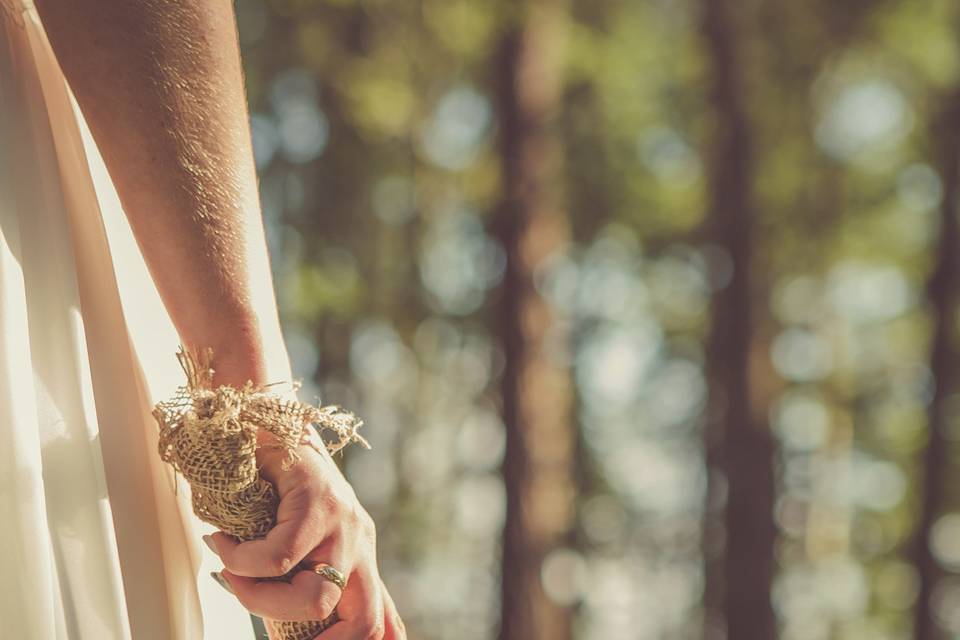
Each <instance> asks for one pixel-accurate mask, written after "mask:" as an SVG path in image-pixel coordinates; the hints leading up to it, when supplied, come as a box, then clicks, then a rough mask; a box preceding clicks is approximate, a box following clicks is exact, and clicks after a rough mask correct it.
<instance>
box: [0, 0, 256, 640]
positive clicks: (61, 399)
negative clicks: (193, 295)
mask: <svg viewBox="0 0 960 640" xmlns="http://www.w3.org/2000/svg"><path fill="white" fill-rule="evenodd" d="M15 1H17V2H19V1H20V0H0V36H2V41H0V637H5V638H6V637H9V638H25V639H28V638H29V639H37V640H48V639H50V640H66V639H69V640H77V639H83V640H85V639H91V640H92V639H97V640H100V639H112V638H117V639H126V638H132V639H133V640H153V639H156V640H197V639H199V638H207V639H221V638H222V639H223V640H226V639H228V638H229V639H230V640H236V639H238V638H252V637H253V631H252V627H251V625H250V621H249V617H248V616H247V614H246V612H245V611H243V609H242V608H241V607H240V605H239V604H238V603H237V602H236V600H235V599H234V598H233V597H232V596H230V595H229V594H227V593H226V592H225V591H223V590H222V589H220V587H218V586H217V585H216V584H215V583H214V582H213V580H212V579H211V578H210V577H209V575H207V574H208V573H209V571H211V570H213V569H216V568H219V563H218V561H217V560H216V558H215V557H214V556H213V555H212V554H211V553H210V552H209V551H208V550H207V549H206V547H204V546H203V545H202V544H200V543H199V536H200V534H201V533H202V532H204V531H208V530H209V528H208V527H206V525H203V524H202V523H200V522H199V521H198V520H197V519H196V518H195V517H194V516H193V515H192V513H191V511H190V506H189V501H188V499H187V495H188V494H187V493H186V491H185V485H183V484H181V485H180V488H179V490H176V491H175V486H174V485H175V479H174V477H173V474H172V472H171V471H170V469H168V468H167V467H166V466H165V465H164V464H163V463H162V462H161V461H160V460H159V457H158V456H157V453H156V439H157V438H156V436H157V427H156V424H155V422H154V420H153V418H152V416H151V415H150V409H151V407H152V406H153V404H154V402H155V401H156V400H158V399H162V398H165V397H167V396H169V395H170V393H172V391H173V389H174V387H176V386H177V385H178V384H180V383H181V382H182V380H183V375H182V372H181V371H180V369H179V366H178V364H177V362H176V358H175V356H174V353H175V351H176V348H177V343H178V340H177V335H176V332H175V331H174V329H173V326H172V324H171V323H170V319H169V317H168V316H167V314H166V312H165V310H164V308H163V305H162V303H161V302H160V298H159V296H158V295H157V292H156V288H155V287H154V285H153V283H152V280H151V279H150V276H149V274H148V272H147V269H146V267H145V265H144V262H143V258H142V256H141V254H140V251H139V249H138V247H137V245H136V242H135V240H134V238H133V235H132V234H131V232H130V229H129V226H128V225H127V222H126V218H125V216H124V214H123V210H122V209H121V207H120V204H119V202H118V200H117V197H116V193H115V192H114V190H113V186H112V183H111V181H110V178H109V176H108V174H107V172H106V170H105V168H104V165H103V161H102V159H101V158H100V155H99V153H98V152H97V148H96V145H95V144H94V143H93V141H92V139H91V137H90V134H89V131H88V130H87V127H86V125H85V123H84V121H83V117H82V115H81V114H80V111H79V109H78V108H77V107H76V104H75V102H74V101H73V99H72V96H71V94H70V91H69V88H68V86H67V84H66V82H65V80H64V77H63V75H62V73H61V71H60V68H59V66H58V65H57V62H56V59H55V58H54V56H53V53H52V51H51V49H50V46H49V43H48V42H47V39H46V36H45V34H44V32H43V27H42V24H41V22H40V20H39V18H38V16H37V14H36V12H35V11H34V10H33V9H32V8H31V7H29V6H26V5H23V4H13V3H14V2H15Z"/></svg>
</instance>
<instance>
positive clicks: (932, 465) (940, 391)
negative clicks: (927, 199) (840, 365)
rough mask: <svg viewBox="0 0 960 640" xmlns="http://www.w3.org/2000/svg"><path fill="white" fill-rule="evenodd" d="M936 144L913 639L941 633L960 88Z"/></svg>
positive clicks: (934, 136)
mask: <svg viewBox="0 0 960 640" xmlns="http://www.w3.org/2000/svg"><path fill="white" fill-rule="evenodd" d="M930 139H931V140H932V141H933V144H934V145H936V147H937V148H936V149H935V153H936V155H937V158H936V163H937V166H938V169H939V171H940V176H941V178H942V180H943V201H942V202H941V205H940V247H939V250H938V253H937V263H936V265H935V267H934V269H933V272H932V273H931V275H930V279H929V281H928V282H927V298H928V300H929V301H930V306H931V313H932V316H933V318H932V319H933V338H932V340H931V343H930V372H931V374H932V375H933V379H934V381H935V382H934V384H935V390H934V394H933V399H932V401H931V402H930V406H929V409H928V418H927V419H928V424H929V439H928V441H927V445H926V448H925V450H924V452H923V464H922V466H923V471H922V473H923V479H922V486H921V491H922V494H921V513H920V522H919V523H918V527H917V533H916V535H915V537H914V562H915V563H916V566H917V571H918V572H919V574H920V592H919V595H918V598H917V605H916V609H915V618H914V638H916V639H917V640H935V639H936V638H938V637H939V635H938V630H937V625H936V622H935V619H934V616H933V611H932V604H933V603H932V601H931V596H932V595H933V589H934V587H935V586H936V583H937V580H938V579H939V578H940V575H941V571H940V567H939V566H938V565H937V562H936V559H935V558H934V557H933V554H932V552H931V549H930V531H931V528H932V527H933V525H934V523H935V522H936V519H937V517H938V516H939V514H940V510H941V509H943V508H944V506H945V505H944V500H943V489H944V486H945V485H944V483H945V482H946V481H947V478H946V470H947V469H946V467H947V464H948V444H949V443H948V440H947V437H946V431H947V430H948V428H949V425H948V420H949V415H948V411H949V407H948V406H947V400H948V398H949V396H950V393H951V392H952V391H953V390H954V389H955V388H956V382H957V380H956V378H957V368H956V353H955V349H954V345H953V335H952V334H953V332H954V330H955V329H954V309H956V307H957V302H958V299H957V276H958V275H960V274H958V272H957V250H958V249H960V243H958V236H957V234H958V233H960V227H958V224H957V212H956V209H957V197H958V188H960V184H958V182H960V176H958V171H960V90H958V91H957V92H956V93H955V94H954V95H953V96H951V97H950V99H949V101H948V104H947V105H946V108H945V109H944V111H943V113H942V114H941V115H940V117H939V118H937V119H936V121H935V123H934V125H933V127H932V128H931V135H930Z"/></svg>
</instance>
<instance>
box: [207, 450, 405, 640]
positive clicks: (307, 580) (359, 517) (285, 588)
mask: <svg viewBox="0 0 960 640" xmlns="http://www.w3.org/2000/svg"><path fill="white" fill-rule="evenodd" d="M298 453H299V454H300V461H299V462H297V463H296V464H295V465H294V466H293V467H292V468H290V469H289V470H287V471H283V470H282V469H281V467H280V465H281V461H282V458H283V455H284V454H283V452H281V451H279V450H276V449H270V448H267V447H261V448H260V449H258V453H257V458H258V463H259V464H260V472H261V474H262V475H263V477H264V478H266V479H267V480H269V481H270V482H271V483H273V485H274V486H275V487H276V488H277V492H278V493H279V495H280V504H279V508H278V511H277V524H276V526H275V527H274V528H273V529H272V530H271V531H270V532H269V533H268V534H267V536H266V537H265V538H262V539H260V540H252V541H249V542H238V541H237V540H236V539H235V538H233V537H232V536H229V535H227V534H225V533H223V532H217V533H215V534H213V536H212V543H213V546H214V547H215V550H216V552H217V555H219V556H220V559H221V560H222V561H223V564H224V567H225V570H224V571H223V572H222V575H223V577H224V579H225V580H226V581H227V583H228V584H229V585H230V587H231V588H232V590H233V592H234V593H235V594H236V596H237V598H238V599H239V600H240V603H241V604H243V606H244V607H246V608H247V609H248V610H249V611H251V612H253V613H255V614H257V615H259V616H261V617H263V618H267V619H270V620H324V619H326V618H327V617H328V616H330V614H331V613H332V612H333V610H334V608H336V609H337V613H338V615H339V618H340V621H339V622H337V623H336V624H334V625H333V626H332V627H330V628H329V629H327V630H326V631H324V632H323V633H321V634H320V636H317V637H318V638H322V640H354V639H357V640H360V639H364V640H365V639H367V638H378V639H379V638H384V639H388V640H393V639H399V640H405V639H406V633H405V631H404V626H403V622H402V621H401V620H400V616H399V614H398V613H397V609H396V606H395V605H394V603H393V600H392V599H391V597H390V594H389V593H388V592H387V589H386V587H385V586H384V584H383V581H382V580H381V578H380V575H379V571H378V568H377V563H376V530H375V528H374V523H373V520H372V518H371V517H370V515H369V514H368V513H367V512H366V511H365V510H364V509H363V507H362V506H361V505H360V503H359V501H358V500H357V496H356V494H355V493H354V491H353V487H351V486H350V484H349V483H348V482H347V480H346V478H344V477H343V474H342V473H341V472H340V470H339V469H338V468H337V466H336V464H335V463H334V461H333V459H332V458H331V457H330V455H329V454H328V453H327V452H326V451H325V450H324V451H322V452H318V451H316V450H314V449H313V448H311V447H309V446H306V445H304V446H301V447H300V448H299V449H298ZM301 561H305V562H304V564H309V563H317V562H324V563H327V564H329V565H331V566H332V567H334V568H336V569H337V570H339V571H340V572H342V573H343V575H345V576H347V586H346V589H345V590H344V592H343V593H341V592H340V588H339V587H338V586H337V585H335V584H334V583H332V582H330V581H329V580H326V579H325V578H323V577H321V576H319V575H317V574H316V573H314V572H313V571H309V570H304V571H299V572H298V573H296V575H295V576H294V577H293V580H292V581H291V582H290V583H285V582H258V581H257V580H255V579H254V578H258V577H273V576H281V575H284V574H285V573H287V572H288V571H290V570H291V569H292V568H294V567H296V566H297V564H298V563H300V562H301Z"/></svg>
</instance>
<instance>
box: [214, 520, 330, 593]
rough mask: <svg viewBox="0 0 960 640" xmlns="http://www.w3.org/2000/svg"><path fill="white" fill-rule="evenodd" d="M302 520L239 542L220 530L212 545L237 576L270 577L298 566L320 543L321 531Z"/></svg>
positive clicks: (290, 521)
mask: <svg viewBox="0 0 960 640" xmlns="http://www.w3.org/2000/svg"><path fill="white" fill-rule="evenodd" d="M314 529H315V528H314V527H311V526H307V525H306V524H305V523H304V522H303V521H302V520H299V519H297V520H287V521H286V522H279V523H277V526H275V527H274V528H273V529H271V530H270V533H268V534H267V535H266V537H264V538H260V539H258V540H250V541H249V542H237V541H236V540H235V539H234V538H233V537H232V536H228V535H227V534H225V533H223V532H221V531H218V532H216V533H214V534H213V536H212V538H213V544H214V546H215V547H216V552H217V555H218V556H220V560H222V561H223V566H224V567H226V568H227V569H228V570H229V571H230V573H232V574H234V575H236V576H245V577H249V578H270V577H275V576H282V575H284V574H286V573H287V572H288V571H290V569H292V568H294V567H295V566H297V563H299V562H300V561H301V560H303V558H304V557H305V556H306V555H307V554H308V553H309V552H310V550H311V549H313V548H314V546H315V545H316V544H317V542H318V541H319V540H318V535H319V534H318V532H317V531H315V530H314Z"/></svg>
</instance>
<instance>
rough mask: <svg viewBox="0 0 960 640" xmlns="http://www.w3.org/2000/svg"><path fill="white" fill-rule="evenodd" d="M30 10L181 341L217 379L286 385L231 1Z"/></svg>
mask: <svg viewBox="0 0 960 640" xmlns="http://www.w3.org/2000/svg"><path fill="white" fill-rule="evenodd" d="M36 5H37V9H38V11H39V13H40V15H41V18H42V20H43V24H44V26H45V28H46V31H47V34H48V37H49V39H50V42H51V45H52V46H53V49H54V51H55V53H56V54H57V57H58V60H59V61H60V65H61V67H62V68H63V71H64V73H65V75H66V77H67V79H68V81H69V83H70V85H71V88H72V89H73V91H74V94H75V95H76V98H77V102H78V103H79V105H80V107H81V110H82V111H83V114H84V116H85V118H86V119H87V121H88V123H89V125H90V128H91V131H92V133H93V135H94V138H95V139H96V141H97V145H98V146H99V148H100V150H101V152H102V154H103V157H104V161H105V163H106V165H107V168H108V170H109V172H110V175H111V177H112V179H113V181H114V183H115V185H116V188H117V192H118V194H119V196H120V200H121V202H122V204H123V207H124V210H125V211H126V214H127V216H128V218H129V221H130V224H131V227H132V229H133V232H134V235H135V237H136V239H137V242H138V244H139V245H140V248H141V250H142V252H143V254H144V257H145V259H146V262H147V265H148V267H149V269H150V272H151V274H152V276H153V279H154V281H155V282H156V284H157V287H158V290H159V292H160V295H161V297H162V299H163V301H164V304H165V305H166V308H167V310H168V311H169V313H170V315H171V318H172V320H173V322H174V325H175V326H176V328H177V330H178V332H179V334H180V338H181V340H182V341H183V343H184V344H185V345H186V346H188V347H192V348H195V347H204V346H210V347H213V349H214V354H215V362H214V365H215V368H216V369H217V376H218V382H221V383H229V384H242V383H243V382H245V381H246V379H248V378H249V379H252V380H254V381H255V382H264V381H273V380H281V379H289V377H290V370H289V362H288V358H287V354H286V350H285V348H284V346H283V341H282V337H281V333H280V326H279V321H278V319H277V311H276V301H275V296H274V291H273V286H272V282H271V278H270V267H269V260H268V256H267V249H266V246H265V240H264V232H263V224H262V221H261V213H260V205H259V198H258V194H257V182H256V174H255V169H254V164H253V154H252V149H251V143H250V128H249V121H248V115H247V108H246V100H245V97H244V89H243V78H242V71H241V67H240V55H239V50H238V43H237V35H236V22H235V17H234V13H233V5H232V3H231V2H229V0H203V1H202V2H197V1H196V0H37V1H36ZM171 356H172V354H171Z"/></svg>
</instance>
